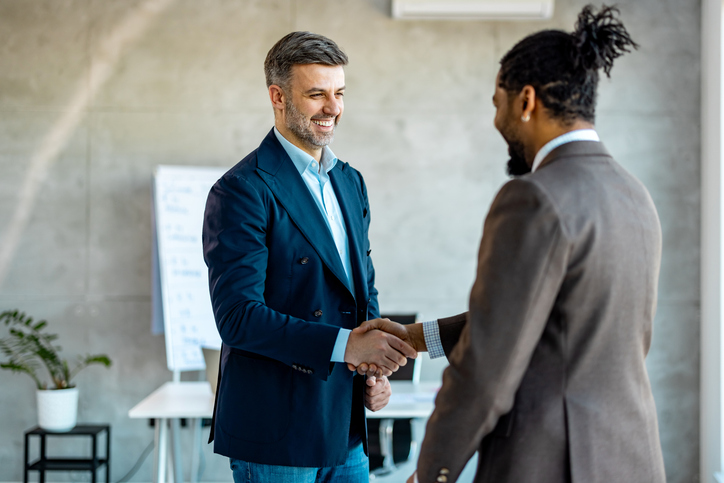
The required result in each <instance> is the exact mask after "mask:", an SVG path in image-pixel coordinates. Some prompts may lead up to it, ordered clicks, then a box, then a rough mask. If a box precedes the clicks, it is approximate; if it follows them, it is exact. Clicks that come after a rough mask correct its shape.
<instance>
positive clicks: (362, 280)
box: [329, 161, 367, 300]
mask: <svg viewBox="0 0 724 483" xmlns="http://www.w3.org/2000/svg"><path fill="white" fill-rule="evenodd" d="M345 166H346V165H345V164H344V163H342V162H341V161H338V162H337V165H336V166H335V167H334V169H332V170H331V171H330V172H329V177H330V179H331V180H332V186H333V187H334V192H335V194H336V195H337V201H338V202H339V208H340V210H341V211H342V217H343V218H344V224H345V227H346V228H347V238H348V239H349V256H350V261H351V262H352V277H353V278H354V285H355V288H356V289H357V292H358V293H359V294H361V299H362V300H365V299H366V298H367V265H366V264H364V265H363V264H362V260H363V259H366V256H365V257H364V258H363V257H362V251H363V247H362V244H363V242H364V240H363V233H362V223H361V220H362V218H361V217H362V216H364V215H363V210H364V207H363V206H362V200H361V199H360V197H359V195H358V194H357V193H358V191H359V190H358V188H357V187H356V186H355V182H354V180H353V179H351V178H350V176H349V175H348V174H347V170H345V169H344V168H345ZM365 255H366V254H365ZM354 295H355V299H356V298H357V294H354Z"/></svg>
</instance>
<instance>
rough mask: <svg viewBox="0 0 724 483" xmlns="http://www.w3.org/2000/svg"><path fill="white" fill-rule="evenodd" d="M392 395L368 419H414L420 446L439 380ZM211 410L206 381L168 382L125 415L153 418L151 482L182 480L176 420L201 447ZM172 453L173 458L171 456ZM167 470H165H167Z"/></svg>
mask: <svg viewBox="0 0 724 483" xmlns="http://www.w3.org/2000/svg"><path fill="white" fill-rule="evenodd" d="M390 384H391V385H392V397H391V398H390V402H389V404H388V405H387V406H386V407H385V408H383V409H381V410H379V411H376V412H372V411H369V410H368V411H367V417H368V418H377V419H388V418H413V419H414V420H415V421H416V422H417V423H418V424H413V428H412V432H413V434H412V439H413V442H414V443H415V448H417V446H418V445H419V439H416V437H417V438H419V437H420V435H421V434H422V433H421V426H420V425H421V424H422V423H424V419H425V418H427V417H429V416H430V414H431V413H432V410H433V408H434V403H433V400H434V398H435V394H437V389H438V388H439V387H440V384H439V383H430V382H423V383H419V384H413V383H412V382H410V381H390ZM213 412H214V395H213V394H212V393H211V386H210V385H209V383H208V382H167V383H165V384H164V385H162V386H161V387H159V388H158V389H156V390H155V391H153V392H152V393H151V394H150V395H149V396H148V397H146V398H145V399H144V400H143V401H141V402H139V403H138V404H136V405H135V406H134V407H133V408H132V409H131V410H130V411H128V417H130V418H141V419H154V420H155V423H156V425H155V428H156V430H155V431H156V435H155V437H156V449H155V469H154V475H155V478H154V481H155V482H156V483H163V482H164V481H166V477H167V476H168V481H169V482H180V481H182V480H183V473H182V469H181V450H180V445H179V438H178V434H179V420H180V419H181V418H187V419H192V420H193V426H194V437H193V439H194V448H200V447H201V419H203V418H211V417H212V415H213ZM169 424H170V426H171V430H172V432H173V434H172V438H171V439H172V444H173V448H172V451H171V452H169V451H168V426H169ZM172 456H173V458H172ZM198 467H199V452H198V451H196V450H195V451H193V454H192V458H191V481H192V482H196V481H198ZM167 469H168V470H169V471H168V472H167V471H166V470H167Z"/></svg>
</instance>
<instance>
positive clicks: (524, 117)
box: [520, 112, 530, 122]
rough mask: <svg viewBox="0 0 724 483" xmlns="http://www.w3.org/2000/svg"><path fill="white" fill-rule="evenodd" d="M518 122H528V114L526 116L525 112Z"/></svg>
mask: <svg viewBox="0 0 724 483" xmlns="http://www.w3.org/2000/svg"><path fill="white" fill-rule="evenodd" d="M520 120H521V121H523V122H528V121H530V114H528V113H527V112H526V113H525V114H523V115H522V116H520Z"/></svg>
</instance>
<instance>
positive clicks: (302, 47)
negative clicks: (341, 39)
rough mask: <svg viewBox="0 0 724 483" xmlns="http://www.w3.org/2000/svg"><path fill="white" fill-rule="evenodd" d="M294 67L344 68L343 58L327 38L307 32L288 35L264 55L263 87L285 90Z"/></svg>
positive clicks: (345, 58)
mask: <svg viewBox="0 0 724 483" xmlns="http://www.w3.org/2000/svg"><path fill="white" fill-rule="evenodd" d="M294 64H322V65H329V66H336V65H347V54H345V53H344V52H342V49H340V48H339V46H337V44H336V43H334V41H333V40H331V39H328V38H327V37H324V36H322V35H318V34H313V33H311V32H292V33H290V34H287V35H285V36H284V37H282V38H281V40H279V42H277V43H276V44H274V47H272V48H271V50H270V51H269V53H268V54H267V55H266V60H265V61H264V74H265V75H266V86H267V87H269V86H270V85H272V84H274V85H278V86H279V87H281V88H282V89H287V87H288V86H289V81H290V80H291V77H292V66H293V65H294Z"/></svg>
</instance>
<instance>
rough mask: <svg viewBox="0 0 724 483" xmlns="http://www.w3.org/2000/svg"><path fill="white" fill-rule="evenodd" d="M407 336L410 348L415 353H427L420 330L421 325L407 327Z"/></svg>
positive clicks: (422, 333) (423, 335)
mask: <svg viewBox="0 0 724 483" xmlns="http://www.w3.org/2000/svg"><path fill="white" fill-rule="evenodd" d="M407 334H408V336H409V337H410V342H411V344H412V347H413V348H414V349H415V350H416V351H417V352H422V351H427V344H426V343H425V333H424V331H423V330H422V324H421V323H420V324H410V325H408V326H407Z"/></svg>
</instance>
